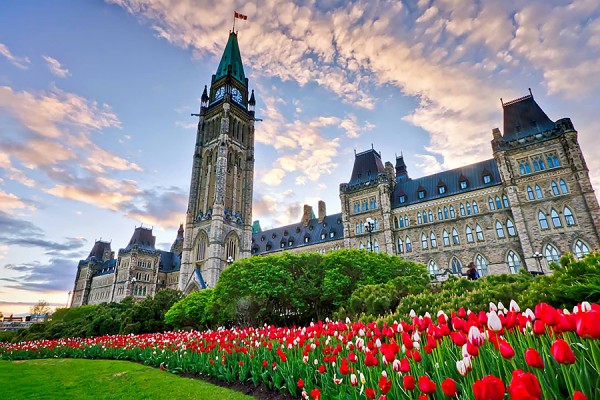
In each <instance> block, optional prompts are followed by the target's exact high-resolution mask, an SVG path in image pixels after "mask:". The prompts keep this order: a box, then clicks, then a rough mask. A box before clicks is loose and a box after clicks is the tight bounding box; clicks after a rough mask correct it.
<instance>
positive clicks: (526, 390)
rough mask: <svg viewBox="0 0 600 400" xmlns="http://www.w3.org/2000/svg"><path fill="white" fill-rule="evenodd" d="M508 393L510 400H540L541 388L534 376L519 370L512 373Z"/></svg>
mask: <svg viewBox="0 0 600 400" xmlns="http://www.w3.org/2000/svg"><path fill="white" fill-rule="evenodd" d="M508 393H509V394H510V398H511V399H512V400H539V399H541V398H542V388H541V387H540V383H539V382H538V380H537V378H536V376H535V375H534V374H532V373H531V372H523V371H521V370H520V369H518V370H515V371H513V373H512V379H511V381H510V385H508Z"/></svg>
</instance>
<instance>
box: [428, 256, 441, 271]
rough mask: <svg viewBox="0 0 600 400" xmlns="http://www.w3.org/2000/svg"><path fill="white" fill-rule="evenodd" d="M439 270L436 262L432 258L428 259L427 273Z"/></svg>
mask: <svg viewBox="0 0 600 400" xmlns="http://www.w3.org/2000/svg"><path fill="white" fill-rule="evenodd" d="M439 270H440V269H439V268H438V265H437V263H436V262H435V261H434V260H429V262H428V263H427V271H429V274H431V275H437V273H438V272H439Z"/></svg>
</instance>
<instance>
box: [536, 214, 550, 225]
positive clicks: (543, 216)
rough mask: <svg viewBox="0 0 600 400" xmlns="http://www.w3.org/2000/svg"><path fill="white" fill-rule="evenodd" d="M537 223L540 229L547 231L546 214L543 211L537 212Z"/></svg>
mask: <svg viewBox="0 0 600 400" xmlns="http://www.w3.org/2000/svg"><path fill="white" fill-rule="evenodd" d="M538 222H539V223H540V228H542V229H548V228H549V226H548V219H547V218H546V214H544V212H543V211H541V210H540V211H539V212H538Z"/></svg>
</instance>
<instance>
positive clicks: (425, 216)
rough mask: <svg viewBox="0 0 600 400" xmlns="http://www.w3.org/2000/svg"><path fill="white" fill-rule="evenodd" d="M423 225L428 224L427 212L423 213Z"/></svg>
mask: <svg viewBox="0 0 600 400" xmlns="http://www.w3.org/2000/svg"><path fill="white" fill-rule="evenodd" d="M423 223H424V224H426V223H427V213H426V212H425V211H423Z"/></svg>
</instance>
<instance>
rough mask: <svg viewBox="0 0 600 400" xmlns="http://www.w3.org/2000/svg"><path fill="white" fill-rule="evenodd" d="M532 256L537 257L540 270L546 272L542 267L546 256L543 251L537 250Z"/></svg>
mask: <svg viewBox="0 0 600 400" xmlns="http://www.w3.org/2000/svg"><path fill="white" fill-rule="evenodd" d="M531 257H533V258H535V260H536V261H537V263H538V268H539V270H540V272H541V273H544V270H543V269H542V258H544V255H543V254H542V253H540V252H539V251H536V252H535V253H533V254H532V255H531Z"/></svg>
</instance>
